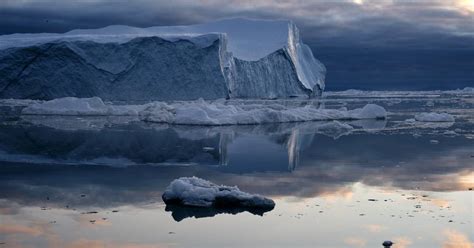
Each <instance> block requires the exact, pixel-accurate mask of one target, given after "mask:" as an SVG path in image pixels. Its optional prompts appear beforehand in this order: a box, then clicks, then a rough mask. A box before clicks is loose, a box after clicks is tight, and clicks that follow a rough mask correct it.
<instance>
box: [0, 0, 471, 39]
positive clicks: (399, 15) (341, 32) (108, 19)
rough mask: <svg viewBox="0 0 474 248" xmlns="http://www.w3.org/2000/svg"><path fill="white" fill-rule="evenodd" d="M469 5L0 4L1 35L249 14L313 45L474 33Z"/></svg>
mask: <svg viewBox="0 0 474 248" xmlns="http://www.w3.org/2000/svg"><path fill="white" fill-rule="evenodd" d="M357 3H361V4H357ZM468 7H469V6H468ZM468 7H463V5H460V4H456V2H455V1H449V0H448V1H400V0H398V1H395V0H392V1H387V0H378V1H374V0H360V1H349V0H340V1H279V0H273V1H268V0H267V1H265V0H257V1H235V0H227V1H217V0H201V1H190V0H179V1H151V0H140V1H120V0H115V1H111V0H95V1H92V0H91V1H55V0H36V1H32V0H24V1H11V0H7V1H6V2H3V3H0V15H1V19H2V22H1V23H0V33H3V34H7V33H15V32H64V31H67V30H70V29H74V28H96V27H102V26H105V25H111V24H125V25H132V26H141V27H144V26H154V25H176V24H190V23H200V22H207V21H211V20H214V19H219V18H229V17H235V16H240V17H241V16H244V17H252V18H280V19H281V18H284V19H291V20H294V21H295V22H296V23H297V24H298V26H300V27H301V28H302V31H303V35H304V36H305V37H308V38H310V39H311V40H310V41H312V40H313V39H316V38H317V37H318V36H319V37H334V36H336V37H344V39H345V40H349V41H351V40H353V39H356V40H357V41H359V40H361V41H364V39H369V40H373V39H371V37H372V36H381V37H391V36H394V35H396V36H397V39H399V40H402V39H413V37H416V36H417V35H423V34H424V33H443V34H449V35H455V34H461V33H471V34H472V33H473V32H474V27H473V26H474V25H472V23H473V21H474V19H473V18H474V14H473V12H472V11H473V10H469V9H466V8H468ZM392 34H394V35H392ZM351 38H353V39H351ZM381 41H384V40H383V39H382V40H381ZM364 42H365V41H364Z"/></svg>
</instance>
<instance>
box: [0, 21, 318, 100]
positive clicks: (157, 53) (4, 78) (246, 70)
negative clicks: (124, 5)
mask: <svg viewBox="0 0 474 248" xmlns="http://www.w3.org/2000/svg"><path fill="white" fill-rule="evenodd" d="M325 73H326V69H325V67H324V65H323V64H322V63H321V62H319V61H318V60H317V59H316V58H315V57H314V55H313V53H312V51H311V49H310V48H309V47H308V46H307V45H306V44H304V43H303V42H302V40H301V37H300V34H299V30H298V28H297V27H296V25H295V24H293V23H292V22H291V21H287V20H272V21H268V20H267V21H265V20H253V19H226V20H220V21H216V22H212V23H206V24H197V25H189V26H156V27H148V28H137V27H130V26H119V25H114V26H108V27H104V28H99V29H78V30H72V31H69V32H67V33H62V34H54V33H40V34H11V35H2V36H0V98H16V99H41V100H51V99H55V98H62V97H79V98H90V97H100V98H101V99H104V100H108V101H128V102H131V101H157V100H159V101H166V100H196V99H198V98H204V99H219V98H227V99H228V98H264V99H273V98H287V97H299V96H309V97H315V96H319V95H321V93H322V91H323V90H324V87H325V86H324V80H325Z"/></svg>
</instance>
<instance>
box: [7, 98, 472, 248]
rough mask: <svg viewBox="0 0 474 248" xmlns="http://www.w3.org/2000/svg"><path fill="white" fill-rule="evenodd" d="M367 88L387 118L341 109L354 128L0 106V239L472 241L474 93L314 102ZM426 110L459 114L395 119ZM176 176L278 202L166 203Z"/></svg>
mask: <svg viewBox="0 0 474 248" xmlns="http://www.w3.org/2000/svg"><path fill="white" fill-rule="evenodd" d="M368 102H372V103H376V104H379V105H382V106H384V107H385V108H386V109H387V110H388V111H390V112H391V114H390V116H389V119H388V120H386V121H372V120H367V121H354V122H346V123H348V124H350V125H351V126H353V127H354V128H355V129H354V130H352V131H350V130H340V129H336V128H334V125H331V124H328V123H325V122H311V123H294V124H278V125H260V126H237V127H236V126H227V127H189V126H169V125H158V124H149V123H143V122H136V121H133V120H129V119H127V118H90V117H89V118H88V117H83V118H76V117H69V118H65V117H31V116H30V117H19V116H16V115H8V114H7V113H8V112H9V111H10V112H15V111H12V109H10V107H8V106H7V107H5V106H3V108H2V111H3V113H4V114H3V121H2V123H1V125H0V161H1V162H0V243H1V245H0V247H382V246H381V243H382V242H383V241H384V240H392V241H394V242H395V243H396V245H394V246H393V247H397V248H402V247H445V248H451V247H461V248H463V247H473V243H472V242H473V241H474V223H473V217H474V213H473V212H474V210H473V203H474V191H470V190H469V188H472V187H474V96H472V95H464V96H463V95H444V94H441V95H437V94H421V95H415V96H413V95H412V96H403V95H402V96H400V95H397V94H388V95H382V96H380V97H367V98H362V97H354V96H329V97H327V98H326V99H323V100H322V101H320V102H318V103H317V104H321V105H322V106H326V107H328V108H339V107H348V108H349V109H352V108H355V107H359V106H362V105H364V104H366V103H368ZM293 103H294V102H293ZM294 104H299V103H294ZM13 110H14V109H13ZM426 111H438V112H442V111H446V112H449V113H451V114H453V115H454V116H455V118H456V122H455V123H454V124H453V123H439V124H427V123H425V124H416V125H411V124H408V123H406V122H404V120H405V119H408V118H412V117H413V115H414V114H415V113H418V112H426ZM181 176H198V177H202V178H205V179H208V180H211V181H213V182H216V183H219V184H226V185H238V186H239V187H240V188H241V189H242V190H245V191H249V192H252V193H259V194H263V195H265V196H268V197H271V198H272V199H274V200H275V202H276V207H275V209H274V210H272V211H270V212H267V213H265V214H264V215H263V216H259V215H253V214H251V213H248V212H241V213H237V212H234V213H232V214H229V213H218V212H212V211H205V210H193V209H173V210H172V211H171V210H170V209H166V206H165V205H164V203H163V202H162V200H161V194H162V192H163V191H164V189H165V188H166V186H167V185H168V184H169V183H170V181H172V180H173V179H175V178H178V177H181Z"/></svg>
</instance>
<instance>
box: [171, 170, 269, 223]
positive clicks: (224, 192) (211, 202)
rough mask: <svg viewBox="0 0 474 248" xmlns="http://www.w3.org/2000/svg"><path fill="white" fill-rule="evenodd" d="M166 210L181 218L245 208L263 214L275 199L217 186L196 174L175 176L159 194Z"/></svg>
mask: <svg viewBox="0 0 474 248" xmlns="http://www.w3.org/2000/svg"><path fill="white" fill-rule="evenodd" d="M162 198H163V201H164V202H165V203H166V205H167V207H166V210H167V211H172V212H173V218H174V219H175V220H177V221H180V220H182V219H184V218H186V217H196V218H200V217H211V216H214V215H216V214H219V213H230V214H237V213H239V212H244V211H248V212H250V213H252V214H257V215H263V213H265V212H267V211H270V210H272V209H273V208H274V207H275V202H274V201H273V200H271V199H269V198H266V197H263V196H261V195H257V194H250V193H246V192H243V191H240V190H239V188H238V187H237V186H224V185H217V184H214V183H212V182H209V181H207V180H204V179H201V178H197V177H181V178H178V179H175V180H173V181H172V182H171V184H170V185H169V186H168V187H167V188H166V190H165V192H164V193H163V195H162Z"/></svg>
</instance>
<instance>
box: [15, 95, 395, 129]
mask: <svg viewBox="0 0 474 248" xmlns="http://www.w3.org/2000/svg"><path fill="white" fill-rule="evenodd" d="M21 113H22V115H70V116H137V117H138V118H139V119H140V120H142V121H147V122H156V123H168V124H181V125H208V126H222V125H251V124H263V123H285V122H305V121H329V120H363V119H385V118H386V117H387V112H386V110H385V109H384V108H383V107H381V106H379V105H376V104H367V105H365V106H364V107H362V108H356V109H353V110H347V109H346V108H341V109H322V108H319V107H317V106H315V105H312V104H307V105H305V106H285V105H283V104H280V103H278V102H273V101H272V102H270V103H266V104H264V103H260V104H256V103H246V102H245V101H240V102H239V101H237V102H229V101H225V100H217V101H205V100H203V99H199V100H197V101H183V102H173V103H166V102H159V101H156V102H151V103H147V104H142V105H114V104H110V103H104V102H103V101H102V100H101V99H100V98H98V97H93V98H75V97H66V98H59V99H54V100H50V101H44V102H35V103H32V104H30V105H28V106H27V107H25V108H24V109H23V110H22V112H21Z"/></svg>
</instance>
